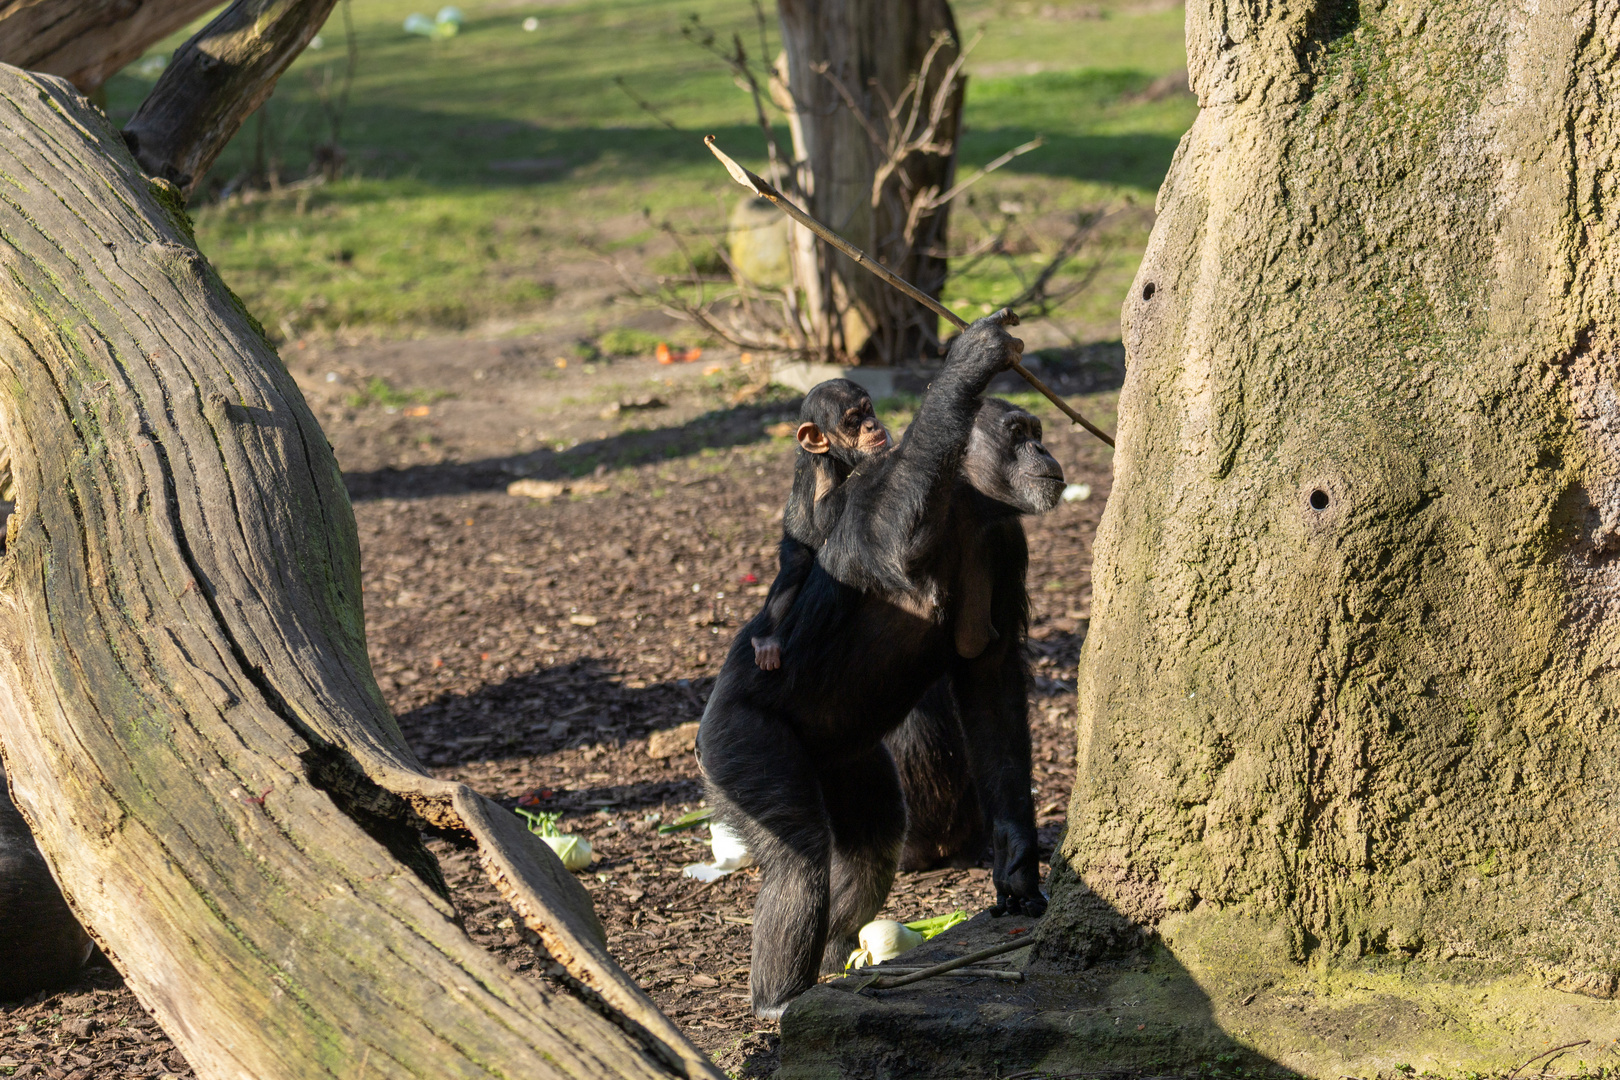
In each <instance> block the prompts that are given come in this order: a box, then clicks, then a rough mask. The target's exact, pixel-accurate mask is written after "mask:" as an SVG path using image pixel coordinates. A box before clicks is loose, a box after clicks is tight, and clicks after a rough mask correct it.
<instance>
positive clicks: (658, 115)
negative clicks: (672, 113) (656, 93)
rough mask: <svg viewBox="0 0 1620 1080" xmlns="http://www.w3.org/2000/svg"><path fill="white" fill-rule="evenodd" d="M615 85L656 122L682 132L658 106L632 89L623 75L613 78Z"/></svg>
mask: <svg viewBox="0 0 1620 1080" xmlns="http://www.w3.org/2000/svg"><path fill="white" fill-rule="evenodd" d="M613 84H614V85H615V86H617V87H618V88H619V89H620V90H623V91H624V96H625V97H627V98H629V99H630V100H631V101H633V102H635V103H636V104H637V105H638V106H640V108H641V111H642V112H644V113H646V114H647V115H648V116H650V117H652V118H653V119H654V120H656V121H658V122H659V123H660V124H663V125H664V126H665V127H667V128H669V130H671V131H679V130H681V129H680V128H679V127H677V126H676V125H675V121H673V120H671V119H670V118H669V117H667V116H665V115H664V114H663V113H662V112H660V111H659V110H658V106H656V105H654V104H653V103H652V102H650V101H648V100H647V99H646V98H644V97H642V96H641V95H640V94H638V93H636V92H635V91H634V90H632V89H630V84H629V83H627V82H625V81H624V76H623V75H615V76H613Z"/></svg>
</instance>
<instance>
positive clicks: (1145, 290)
mask: <svg viewBox="0 0 1620 1080" xmlns="http://www.w3.org/2000/svg"><path fill="white" fill-rule="evenodd" d="M1156 291H1158V290H1157V287H1156V286H1155V285H1154V284H1153V282H1151V281H1150V282H1148V283H1147V284H1146V285H1144V286H1142V299H1144V300H1151V299H1153V294H1154V293H1155V292H1156Z"/></svg>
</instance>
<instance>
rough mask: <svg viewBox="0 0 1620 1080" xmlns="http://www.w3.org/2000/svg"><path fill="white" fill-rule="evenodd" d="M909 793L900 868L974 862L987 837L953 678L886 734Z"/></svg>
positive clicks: (902, 785)
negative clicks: (953, 690) (903, 721)
mask: <svg viewBox="0 0 1620 1080" xmlns="http://www.w3.org/2000/svg"><path fill="white" fill-rule="evenodd" d="M883 745H884V746H886V747H888V749H889V754H890V756H892V757H893V758H894V767H895V770H896V771H897V772H898V773H899V774H900V788H901V790H902V791H904V792H905V797H906V844H905V847H904V848H903V849H902V850H901V852H900V869H902V870H932V869H934V867H936V866H973V865H975V864H977V863H978V861H979V858H980V857H981V856H982V855H983V854H984V849H985V847H986V842H987V840H988V836H987V833H986V830H985V827H984V811H982V810H980V809H979V792H978V788H977V787H976V786H975V785H974V781H973V775H972V772H971V770H970V769H969V768H968V751H967V743H966V741H965V740H964V739H963V737H962V723H961V721H960V720H959V719H958V718H957V706H956V696H955V694H954V693H953V692H952V690H951V681H950V680H949V679H941V680H939V682H937V683H935V684H934V685H933V686H931V687H929V688H928V693H926V694H924V695H923V699H922V700H921V701H919V702H918V703H917V707H916V708H914V709H912V710H911V715H909V716H907V717H906V720H905V723H903V724H901V725H900V726H899V727H897V728H895V729H894V730H893V731H891V732H889V734H888V735H886V736H884V739H883Z"/></svg>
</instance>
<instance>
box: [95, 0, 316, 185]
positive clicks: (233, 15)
mask: <svg viewBox="0 0 1620 1080" xmlns="http://www.w3.org/2000/svg"><path fill="white" fill-rule="evenodd" d="M334 3H335V0H236V2H235V3H233V4H232V5H231V6H230V7H228V8H226V9H225V10H224V11H223V12H221V13H220V14H219V16H218V17H217V18H216V19H214V21H213V22H211V23H209V24H208V25H207V26H205V27H203V29H202V30H201V31H200V32H199V33H198V34H197V35H196V36H195V37H193V38H192V39H191V40H190V41H188V42H186V43H185V44H184V45H182V46H181V47H180V50H179V51H178V52H176V53H175V54H174V59H173V60H171V61H170V62H169V66H168V68H167V69H165V70H164V72H163V75H162V77H161V78H160V79H158V82H157V85H156V86H154V87H153V88H152V92H151V93H150V94H148V95H147V98H146V100H145V101H144V102H142V103H141V107H140V109H139V110H138V111H137V112H136V113H135V117H134V119H132V120H131V121H130V122H129V124H128V126H126V127H125V128H124V141H125V142H126V143H128V144H129V148H130V150H131V151H132V152H133V153H134V154H135V160H137V161H138V162H140V165H141V168H143V169H145V170H146V172H147V174H148V175H150V176H158V177H162V178H163V179H165V180H168V181H171V182H172V183H173V184H175V186H177V187H179V188H180V189H181V190H182V191H185V192H187V193H188V194H189V193H190V192H191V190H192V189H193V188H195V187H196V185H197V182H198V181H199V180H201V179H202V177H203V174H204V173H206V172H207V171H208V167H209V166H210V165H212V164H213V163H214V159H215V158H216V157H218V156H219V152H220V151H221V150H223V149H224V148H225V144H226V143H227V142H229V141H230V139H231V136H233V135H235V134H236V131H237V129H238V128H240V127H241V126H242V122H243V121H245V120H246V119H247V118H248V117H249V116H250V115H251V114H252V113H253V110H254V109H257V108H258V107H259V105H260V104H261V103H262V102H263V101H264V99H265V98H267V97H269V96H270V91H272V90H274V89H275V86H276V80H277V79H279V78H280V77H281V73H282V72H283V71H285V70H287V65H289V64H291V63H292V62H293V60H294V59H296V58H297V56H298V54H299V53H301V52H303V51H304V46H306V45H308V44H309V39H310V38H312V37H314V36H315V32H316V31H317V30H319V29H320V28H321V24H322V23H324V22H325V21H326V17H327V15H329V14H331V11H332V5H333V4H334Z"/></svg>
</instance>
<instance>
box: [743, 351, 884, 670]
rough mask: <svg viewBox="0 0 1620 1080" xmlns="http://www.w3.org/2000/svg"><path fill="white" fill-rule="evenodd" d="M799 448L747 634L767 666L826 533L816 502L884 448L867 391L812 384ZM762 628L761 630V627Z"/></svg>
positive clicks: (774, 661) (778, 657)
mask: <svg viewBox="0 0 1620 1080" xmlns="http://www.w3.org/2000/svg"><path fill="white" fill-rule="evenodd" d="M795 438H796V439H797V441H798V444H799V449H798V451H797V452H796V454H795V457H794V461H793V489H792V490H791V491H789V492H788V499H787V505H786V506H784V507H783V509H782V542H781V544H780V546H779V548H778V564H779V569H778V570H777V572H776V580H774V581H772V582H771V588H770V592H769V593H767V594H766V598H765V615H766V619H765V622H764V623H763V624H762V626H761V627H756V628H755V631H756V632H755V633H754V634H753V635H752V636H751V641H752V644H753V646H754V662H755V663H756V664H758V665H759V666H760V667H761V668H762V669H764V670H766V671H774V670H776V668H778V667H780V666H781V663H782V646H781V641H780V640H779V639H778V638H777V636H776V628H777V627H778V626H780V625H781V623H782V619H783V617H784V616H785V615H786V614H787V612H788V609H789V608H791V607H792V606H793V601H794V600H795V599H796V598H797V597H798V595H799V588H800V587H801V586H802V585H803V584H804V582H805V579H806V578H808V577H809V576H810V568H811V567H812V566H814V565H815V562H816V552H817V551H819V550H821V545H822V544H823V543H824V542H825V541H826V539H827V533H826V529H825V527H818V525H817V523H816V514H815V508H816V504H817V503H819V502H821V501H822V500H823V499H825V498H826V497H827V496H828V495H830V494H831V493H832V492H833V491H834V490H835V489H836V488H838V487H839V485H841V484H843V482H844V481H845V480H846V479H848V477H849V474H850V472H851V471H852V470H853V469H854V468H855V467H856V466H857V465H859V464H860V463H861V462H862V461H864V460H865V459H866V458H868V457H870V456H871V455H873V454H882V453H886V452H887V451H888V449H889V432H888V429H887V428H885V427H884V426H883V424H882V422H881V421H879V420H878V418H877V416H876V415H875V414H874V413H873V411H872V396H871V395H870V394H868V393H867V392H866V391H865V390H864V389H862V388H861V387H860V385H858V384H857V383H853V382H851V381H850V380H848V379H828V380H827V381H826V382H824V383H819V384H817V385H816V386H814V387H812V388H811V390H810V392H809V393H808V394H806V395H804V403H803V404H802V405H800V406H799V428H798V431H797V432H796V434H795ZM761 630H762V631H763V632H761Z"/></svg>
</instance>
